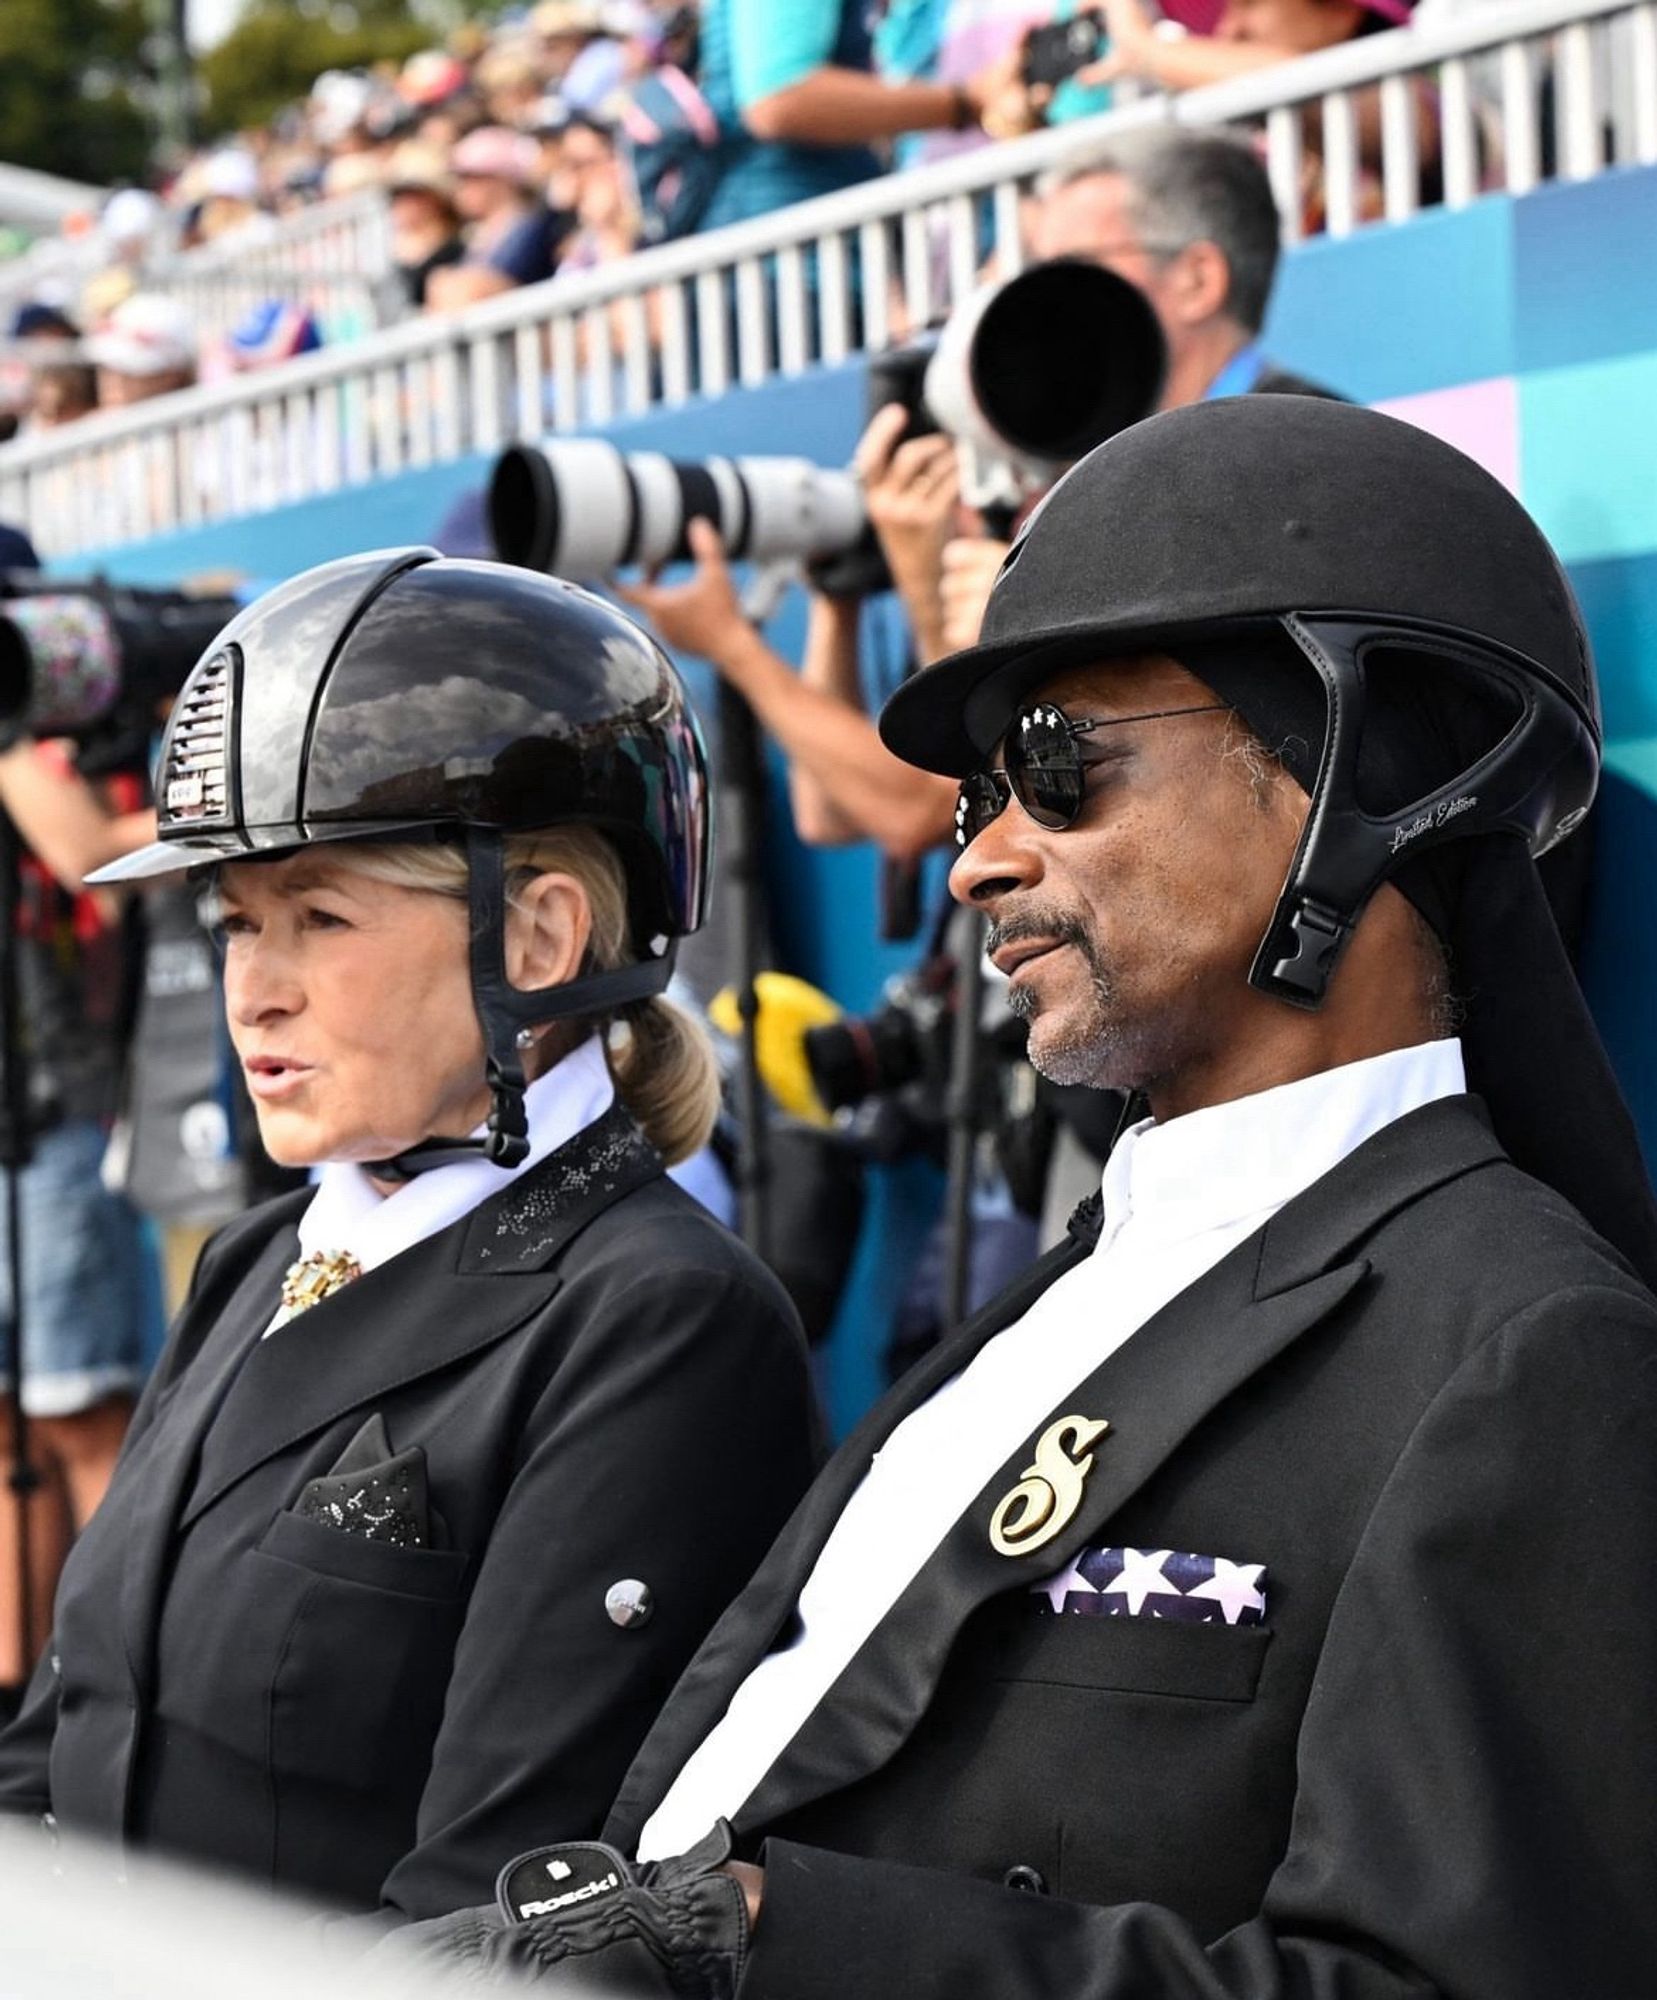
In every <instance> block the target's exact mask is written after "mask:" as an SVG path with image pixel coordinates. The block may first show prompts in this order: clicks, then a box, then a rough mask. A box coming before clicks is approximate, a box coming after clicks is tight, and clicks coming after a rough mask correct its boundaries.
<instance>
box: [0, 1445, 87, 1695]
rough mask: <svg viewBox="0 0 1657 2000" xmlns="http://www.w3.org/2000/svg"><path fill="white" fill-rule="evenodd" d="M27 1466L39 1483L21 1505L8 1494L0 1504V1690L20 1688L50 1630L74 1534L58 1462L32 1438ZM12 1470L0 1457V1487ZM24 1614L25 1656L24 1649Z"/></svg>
mask: <svg viewBox="0 0 1657 2000" xmlns="http://www.w3.org/2000/svg"><path fill="white" fill-rule="evenodd" d="M29 1461H30V1464H31V1466H32V1467H33V1470H34V1472H35V1474H36V1477H37V1479H38V1482H39V1483H38V1484H37V1485H36V1486H35V1488H34V1491H33V1492H32V1493H31V1494H30V1495H29V1496H28V1498H27V1500H26V1501H25V1502H24V1503H22V1504H18V1503H17V1502H16V1499H15V1496H14V1495H13V1494H12V1493H11V1492H9V1491H7V1492H6V1493H5V1494H4V1498H3V1501H0V1687H4V1686H6V1685H21V1684H22V1683H23V1682H25V1681H27V1679H28V1678H29V1675H30V1673H31V1671H32V1670H33V1667H34V1655H36V1654H37V1653H38V1652H39V1650H40V1648H41V1646H42V1645H44V1643H45V1640H46V1635H47V1633H48V1632H49V1631H50V1630H51V1627H52V1598H53V1595H54V1593H55V1592H56V1590H57V1580H58V1572H59V1570H60V1569H62V1567H63V1559H64V1557H65V1555H67V1554H68V1551H69V1542H70V1537H71V1533H72V1529H71V1524H70V1516H69V1502H68V1495H67V1493H66V1491H65V1489H64V1484H63V1478H62V1474H61V1471H60V1470H59V1467H58V1465H57V1463H56V1462H55V1460H53V1458H52V1457H51V1455H50V1454H49V1453H48V1452H46V1451H45V1450H43V1449H42V1448H41V1446H40V1444H39V1442H38V1440H34V1439H31V1441H30V1446H29ZM12 1469H13V1461H12V1460H11V1458H10V1456H9V1454H8V1455H6V1456H4V1457H0V1483H4V1484H5V1485H6V1486H8V1487H9V1484H10V1475H11V1472H12ZM25 1522H26V1523H27V1527H28V1542H27V1544H26V1545H23V1546H20V1544H19V1541H18V1531H19V1527H20V1525H21V1524H23V1523H25ZM25 1576H26V1577H27V1578H28V1586H29V1602H28V1605H27V1606H26V1607H25V1606H24V1605H22V1604H21V1603H20V1602H18V1601H17V1599H18V1590H19V1583H20V1580H21V1579H22V1578H23V1577H25ZM25 1612H26V1622H27V1627H28V1632H29V1641H28V1654H27V1655H25V1653H24V1650H23V1645H24V1642H23V1630H24V1625H25Z"/></svg>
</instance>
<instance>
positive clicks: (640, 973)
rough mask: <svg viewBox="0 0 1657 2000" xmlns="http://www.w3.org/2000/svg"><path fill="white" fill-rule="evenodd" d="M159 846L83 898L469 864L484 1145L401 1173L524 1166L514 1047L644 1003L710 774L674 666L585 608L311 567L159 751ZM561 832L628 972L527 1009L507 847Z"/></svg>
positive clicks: (197, 676) (185, 697) (390, 565)
mask: <svg viewBox="0 0 1657 2000" xmlns="http://www.w3.org/2000/svg"><path fill="white" fill-rule="evenodd" d="M157 792H158V805H157V814H158V819H159V836H160V837H159V838H158V839H157V840H156V841H155V842H154V843H153V844H151V845H150V846H148V847H144V848H140V849H139V850H137V851H136V852H135V853H132V854H129V855H125V856H123V858H122V859H121V860H119V861H116V862H113V863H111V864H110V865H109V866H108V867H106V868H102V869H99V870H98V872H97V873H96V874H95V875H92V876H89V877H88V878H87V879H88V880H89V881H92V882H130V881H136V880H141V879H144V878H146V877H150V876H156V875H166V874H172V873H177V872H179V871H180V870H184V869H190V868H196V867H200V866H203V865H204V864H211V863H215V862H226V861H237V860H251V859H257V858H266V859H274V858H275V857H277V856H279V855H284V854H290V853H293V852H295V851H296V850H298V849H300V848H305V847H312V846H316V845H318V844H320V843H323V842H330V841H350V840H388V839H397V838H430V837H434V836H437V837H449V838H452V839H454V840H455V841H456V842H457V843H458V844H460V845H461V846H462V847H463V848H464V851H465V854H466V857H467V863H468V891H467V894H468V901H469V905H470V915H471V939H472V943H471V977H472V993H473V1000H474V1003H475V1005H476V1007H477V1013H478V1020H479V1022H480V1024H481V1026H482V1029H483V1037H484V1048H485V1052H486V1057H487V1064H488V1079H489V1087H490V1092H491V1098H492V1109H491V1112H490V1117H489V1124H488V1132H487V1136H486V1137H485V1138H483V1139H479V1140H460V1141H455V1142H449V1141H439V1142H434V1143H432V1144H430V1145H428V1146H425V1147H419V1148H415V1149H413V1150H412V1151H411V1152H410V1153H408V1154H404V1155H402V1156H401V1158H400V1160H399V1161H398V1162H392V1163H388V1164H390V1165H392V1166H394V1167H397V1168H400V1170H402V1171H404V1172H413V1171H419V1170H420V1169H422V1168H424V1167H429V1166H435V1165H442V1164H445V1163H446V1162H447V1161H448V1160H450V1159H455V1158H464V1157H468V1156H471V1155H475V1154H476V1153H477V1152H479V1151H481V1152H482V1153H483V1154H484V1155H485V1156H486V1157H487V1158H489V1159H491V1160H493V1161H495V1162H496V1163H497V1164H498V1165H500V1166H502V1167H512V1166H515V1165H517V1164H518V1163H519V1162H520V1161H521V1160H522V1159H523V1158H524V1157H525V1154H526V1152H527V1125H526V1120H525V1116H524V1105H523V1092H524V1073H523V1065H522V1061H521V1058H520V1055H519V1051H518V1049H517V1046H516V1035H517V1031H518V1029H519V1028H520V1027H526V1026H529V1025H531V1024H536V1023H540V1022H543V1021H547V1020H553V1019H559V1018H568V1017H570V1016H581V1015H604V1014H607V1013H609V1012H611V1011H612V1010H614V1009H615V1008H618V1007H622V1006H625V1005H627V1004H628V1003H629V1002H632V1001H636V1000H642V999H646V998H648V997H650V996H651V995H653V994H657V993H660V992H661V991H662V989H663V988H664V987H665V986H666V985H667V982H668V980H669V978H670V977H671V976H672V971H673V961H674V953H675V948H676V945H677V941H678V939H679V938H681V937H683V936H685V935H687V934H688V933H689V932H691V931H693V930H695V929H696V928H697V927H698V925H699V924H700V923H701V921H702V914H703V907H704V903H705V899H706V893H707V879H708V865H709V796H708V777H707V764H706V759H705V756H704V753H703V749H702V742H701V737H700V734H699V732H698V730H697V726H696V721H695V717H694V715H693V714H692V711H691V708H690V704H689V702H688V700H687V699H686V696H685V691H684V687H683V685H682V683H681V682H680V679H679V676H678V674H677V672H676V671H675V669H674V667H673V664H672V662H671V661H670V660H669V659H668V657H667V655H666V654H665V653H664V652H663V651H662V649H661V648H660V647H659V646H658V645H657V644H656V643H655V641H654V640H653V639H651V638H650V637H649V636H648V635H647V634H645V633H644V632H642V631H641V630H640V629H639V628H638V626H636V625H635V624H634V623H633V622H632V620H631V619H629V618H627V617H625V616H624V615H623V614H622V613H621V612H620V611H618V610H617V609H616V608H615V607H614V606H613V605H611V604H608V603H606V602H605V601H604V600H603V599H602V598H599V597H595V596H594V595H592V593H591V592H589V591H585V590H580V589H578V588H576V586H574V585H573V584H568V583H563V582H561V581H559V580H558V579H556V578H554V577H549V576H542V575H538V574H536V573H535V572H533V571H530V570H523V569H514V568H511V567H509V566H508V565H506V564H504V563H490V562H466V561H456V560H451V559H448V558H444V557H440V556H439V555H438V554H437V552H436V550H434V549H425V548H417V549H397V550H389V551H380V552H378V553H375V554H371V555H360V556H349V557H347V558H345V559H344V560H343V561H340V562H332V563H324V564H323V565H322V566H321V567H320V568H317V569H311V570H307V571H305V572H304V573H303V574H302V575H300V576H296V577H294V578H292V579H291V580H290V581H289V582H287V583H284V584H282V585H280V586H279V587H278V588H277V589H275V590H272V591H270V592H269V593H268V594H266V595H265V596H263V597H261V598H259V599H258V601H257V602H256V603H254V604H252V605H251V606H249V607H248V608H247V609H246V610H244V611H242V612H241V613H240V614H239V615H238V616H237V617H236V618H234V619H233V620H232V621H231V622H230V624H229V625H227V626H226V627H225V629H224V630H223V632H221V633H220V634H219V636H218V638H217V639H216V640H215V641H214V643H213V645H212V646H211V647H209V649H208V651H207V652H206V654H205V655H204V656H203V657H202V659H201V660H200V661H199V662H198V663H197V664H196V666H195V667H193V668H192V669H191V672H190V675H189V678H188V679H187V680H186V681H185V683H184V687H183V690H182V692H181V693H180V695H179V697H178V700H177V702H176V703H175V704H174V707H173V711H172V714H171V716H170V718H169V720H168V723H167V728H166V732H165V734H164V736H163V738H162V744H161V760H160V771H159V778H158V782H157ZM571 823H578V824H581V825H585V826H593V827H596V828H598V829H599V830H601V831H602V832H603V833H605V834H607V835H608V836H609V838H610V839H611V841H612V842H613V844H614V845H615V848H616V850H617V852H618V853H619V854H620V856H621V858H622V862H623V865H624V867H625V869H626V872H627V879H628V908H629V912H630V915H631V919H632V929H633V937H632V945H633V950H634V952H635V962H633V963H632V964H629V965H624V966H621V967H618V968H616V969H615V970H613V971H609V972H600V973H592V974H586V975H583V976H582V977H580V978H577V979H575V980H572V981H571V982H569V983H568V984H567V985H563V986H556V987H551V988H548V989H544V990H542V991H540V992H527V991H522V990H520V989H519V988H517V987H514V986H513V985H512V984H511V983H510V982H509V981H508V979H507V976H506V963H505V956H504V933H505V921H506V881H505V864H504V843H505V839H506V836H507V835H509V834H513V833H524V832H531V831H535V830H538V829H540V828H545V827H553V826H559V825H566V824H571Z"/></svg>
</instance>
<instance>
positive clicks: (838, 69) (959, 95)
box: [700, 0, 986, 229]
mask: <svg viewBox="0 0 1657 2000" xmlns="http://www.w3.org/2000/svg"><path fill="white" fill-rule="evenodd" d="M870 64H871V56H870V35H869V25H868V19H867V7H866V4H865V0H789V4H788V6H787V7H778V6H777V5H776V4H775V0H708V4H707V7H706V10H705V12H704V15H703V21H702V74H701V86H702V92H703V95H704V96H705V97H706V98H707V100H708V103H709V105H710V106H711V107H712V109H713V111H714V112H715V113H716V115H717V116H718V119H719V122H720V128H721V130H722V132H723V133H724V134H725V141H724V146H725V152H726V162H725V166H724V171H723V173H722V175H721V177H720V181H719V185H718V187H717V188H716V189H715V190H714V193H713V195H712V198H711V200H710V201H709V204H708V207H707V209H706V211H705V212H704V214H703V215H702V217H701V219H700V222H701V227H702V228H704V229H712V228H717V227H718V226H719V225H720V224H721V223H727V222H741V221H745V220H746V219H747V218H748V217H750V216H755V215H767V214H769V213H770V212H771V211H772V210H773V209H778V208H785V207H787V206H788V205H789V204H790V203H791V202H796V201H805V200H807V199H809V198H810V197H811V196H813V195H820V194H829V193H832V192H833V191H834V190H835V189H836V188H843V187H850V186H852V185H853V184H854V183H856V182H858V181H863V180H869V179H871V178H872V177H873V176H874V175H876V174H878V173H879V172H880V171H881V160H880V158H879V157H878V155H877V154H876V152H875V150H874V148H875V146H876V145H877V144H878V143H879V142H881V141H883V140H888V139H892V138H895V137H896V136H897V135H898V134H900V133H904V132H918V131H932V130H939V129H944V130H956V131H965V130H968V129H969V128H971V127H974V126H976V125H977V124H978V123H979V121H980V118H981V116H982V113H983V108H984V98H985V88H986V86H985V85H984V83H983V81H982V80H981V79H976V78H975V79H972V80H970V81H968V82H966V83H931V82H924V81H915V82H896V83H887V82H883V81H882V80H881V79H880V78H879V77H877V76H875V75H873V74H872V72H871V67H870Z"/></svg>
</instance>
